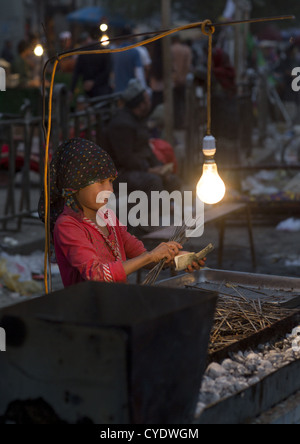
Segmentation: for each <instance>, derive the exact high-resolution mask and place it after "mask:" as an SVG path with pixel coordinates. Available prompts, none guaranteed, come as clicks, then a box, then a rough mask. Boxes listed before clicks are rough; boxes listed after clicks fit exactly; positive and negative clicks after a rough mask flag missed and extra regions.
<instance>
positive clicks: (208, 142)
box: [202, 135, 217, 158]
mask: <svg viewBox="0 0 300 444" xmlns="http://www.w3.org/2000/svg"><path fill="white" fill-rule="evenodd" d="M202 151H203V154H204V156H205V157H207V158H213V157H214V155H215V154H216V151H217V148H216V139H215V138H214V136H211V135H209V136H205V137H204V139H203V148H202Z"/></svg>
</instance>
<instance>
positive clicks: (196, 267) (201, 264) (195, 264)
mask: <svg viewBox="0 0 300 444" xmlns="http://www.w3.org/2000/svg"><path fill="white" fill-rule="evenodd" d="M205 261H206V257H205V258H204V259H201V260H199V261H194V262H193V263H192V265H189V266H188V268H187V269H186V270H185V271H186V272H187V273H194V271H198V270H200V269H201V268H203V267H205Z"/></svg>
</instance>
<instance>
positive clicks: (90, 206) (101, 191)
mask: <svg viewBox="0 0 300 444" xmlns="http://www.w3.org/2000/svg"><path fill="white" fill-rule="evenodd" d="M113 181H114V179H112V178H110V179H105V180H99V181H97V182H95V183H93V184H92V185H89V186H87V187H85V188H83V189H82V190H79V191H78V192H77V193H76V198H77V200H78V203H79V204H80V205H81V207H82V209H83V212H84V214H85V215H86V216H88V215H89V214H91V212H97V211H98V210H99V209H100V208H101V207H103V206H104V205H106V204H107V202H108V197H109V194H110V193H113V191H114V189H113Z"/></svg>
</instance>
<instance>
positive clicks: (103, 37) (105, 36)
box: [100, 34, 109, 46]
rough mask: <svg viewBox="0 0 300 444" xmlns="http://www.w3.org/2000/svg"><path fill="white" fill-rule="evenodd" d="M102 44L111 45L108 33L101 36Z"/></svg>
mask: <svg viewBox="0 0 300 444" xmlns="http://www.w3.org/2000/svg"><path fill="white" fill-rule="evenodd" d="M100 41H101V44H102V45H103V46H107V45H109V37H108V35H106V34H104V35H103V36H102V37H101V40H100Z"/></svg>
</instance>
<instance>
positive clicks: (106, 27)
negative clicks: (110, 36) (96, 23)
mask: <svg viewBox="0 0 300 444" xmlns="http://www.w3.org/2000/svg"><path fill="white" fill-rule="evenodd" d="M107 30H108V26H107V24H106V23H102V24H101V25H100V31H102V32H106V31H107Z"/></svg>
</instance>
